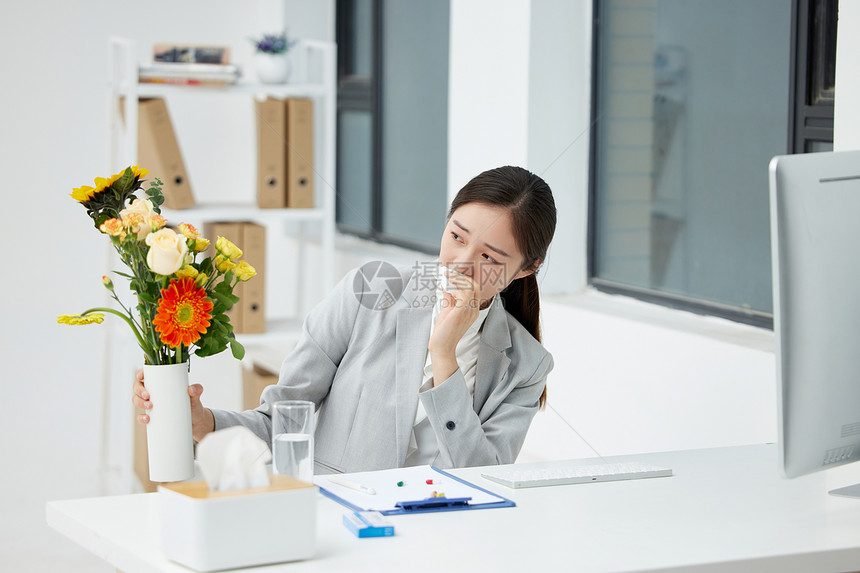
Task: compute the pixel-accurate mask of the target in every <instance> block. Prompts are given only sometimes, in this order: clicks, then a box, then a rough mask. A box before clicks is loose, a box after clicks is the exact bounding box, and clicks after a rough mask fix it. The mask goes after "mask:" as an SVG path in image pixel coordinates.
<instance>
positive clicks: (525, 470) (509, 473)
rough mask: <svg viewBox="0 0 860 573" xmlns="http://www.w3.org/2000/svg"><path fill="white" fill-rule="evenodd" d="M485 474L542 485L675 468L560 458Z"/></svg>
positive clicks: (661, 473) (659, 473)
mask: <svg viewBox="0 0 860 573" xmlns="http://www.w3.org/2000/svg"><path fill="white" fill-rule="evenodd" d="M481 475H482V476H484V477H485V478H487V479H488V480H492V481H494V482H497V483H500V484H502V485H506V486H508V487H512V488H522V487H540V486H545V485H566V484H572V483H591V482H598V481H615V480H625V479H641V478H655V477H668V476H671V475H672V470H671V469H669V468H665V467H660V466H655V465H653V464H643V463H638V462H624V463H621V462H618V463H601V464H588V465H584V464H581V463H578V462H576V461H564V462H556V463H553V464H550V465H548V466H544V467H540V468H529V467H522V466H516V465H507V466H499V467H497V468H488V469H485V470H482V472H481Z"/></svg>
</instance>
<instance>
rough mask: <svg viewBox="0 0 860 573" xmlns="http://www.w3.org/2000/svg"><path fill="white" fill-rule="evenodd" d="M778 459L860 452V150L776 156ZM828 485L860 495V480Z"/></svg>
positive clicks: (816, 463) (838, 459)
mask: <svg viewBox="0 0 860 573" xmlns="http://www.w3.org/2000/svg"><path fill="white" fill-rule="evenodd" d="M769 175H770V217H771V218H770V227H771V250H772V265H773V318H774V325H773V329H774V335H775V342H776V376H777V389H778V392H777V393H778V402H777V414H778V420H779V453H780V455H779V460H780V465H781V468H782V471H783V473H784V475H785V476H786V477H789V478H791V477H797V476H801V475H804V474H808V473H811V472H815V471H820V470H826V469H828V468H832V467H835V466H839V465H843V464H847V463H850V462H854V461H857V460H860V151H841V152H825V153H808V154H800V155H781V156H777V157H774V158H773V159H772V160H771V162H770V174H769ZM830 493H832V494H834V495H851V496H852V497H855V496H856V497H860V484H858V485H855V486H850V487H848V488H841V489H840V490H834V491H831V492H830Z"/></svg>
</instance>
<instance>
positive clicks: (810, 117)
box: [586, 0, 838, 330]
mask: <svg viewBox="0 0 860 573" xmlns="http://www.w3.org/2000/svg"><path fill="white" fill-rule="evenodd" d="M826 1H827V0H792V5H791V19H792V20H791V22H792V23H791V47H790V49H791V55H790V58H791V59H790V68H789V78H788V81H789V82H790V83H789V86H790V88H789V106H788V107H789V113H788V117H787V118H786V121H787V122H788V134H789V136H788V141H787V142H786V153H802V152H804V150H805V149H806V148H805V146H806V144H807V143H808V142H811V141H819V142H822V141H823V142H827V141H828V139H827V138H828V137H829V142H832V141H833V103H832V101H831V102H829V103H828V102H824V103H819V104H816V105H800V104H801V103H803V102H805V100H806V97H807V90H808V89H809V83H810V82H809V81H808V78H811V77H812V73H814V72H815V70H813V69H811V68H812V67H814V66H812V65H811V63H810V62H809V60H810V58H811V54H812V52H811V49H810V48H811V46H810V37H811V32H812V28H811V26H810V21H811V19H812V18H811V16H810V14H811V10H812V9H813V8H814V6H813V3H814V2H826ZM835 1H836V2H837V3H838V0H835ZM602 4H603V0H592V14H593V19H592V35H591V37H592V45H591V72H592V76H591V121H592V125H595V124H596V122H597V121H598V119H599V117H600V110H599V109H598V107H599V104H600V102H599V95H600V81H601V70H600V69H599V64H600V55H601V54H600V50H601V37H600V30H601V20H602V18H603V13H602V6H601V5H602ZM833 32H834V33H835V30H834V31H833ZM834 57H835V56H834ZM798 78H805V80H804V81H801V82H799V81H797V79H798ZM800 88H803V89H802V90H801V89H800ZM801 98H802V99H801ZM828 120H829V124H828ZM598 149H599V147H598V130H597V129H592V130H591V133H590V149H589V164H588V170H589V177H588V230H587V252H586V254H587V273H588V274H587V276H588V279H587V282H588V285H589V286H591V287H592V288H595V289H596V290H598V291H600V292H605V293H607V294H614V295H622V296H628V297H631V298H634V299H637V300H641V301H643V302H648V303H653V304H657V305H661V306H665V307H668V308H672V309H677V310H682V311H687V312H692V313H695V314H699V315H706V316H716V317H719V318H725V319H728V320H731V321H734V322H738V323H742V324H749V325H752V326H756V327H761V328H767V329H770V330H772V329H773V313H767V312H762V311H754V310H751V309H746V308H742V307H739V306H733V305H726V304H720V303H716V302H711V301H705V300H701V299H696V298H694V297H689V296H683V295H678V294H673V293H665V292H661V291H657V290H653V289H648V288H644V287H638V286H633V285H627V284H623V283H619V282H616V281H612V280H609V279H605V278H600V277H598V276H596V272H597V262H596V261H597V241H596V230H595V227H596V225H597V221H598V218H597V181H596V174H597V160H598V159H597V150H598Z"/></svg>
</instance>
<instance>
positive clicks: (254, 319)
mask: <svg viewBox="0 0 860 573" xmlns="http://www.w3.org/2000/svg"><path fill="white" fill-rule="evenodd" d="M203 236H204V237H206V238H207V239H209V241H210V242H211V244H212V246H211V249H212V250H213V254H214V249H215V241H216V240H217V239H218V237H219V236H220V237H224V238H225V239H228V240H229V241H231V242H232V243H234V244H235V245H236V246H237V247H239V248H240V249H242V253H243V254H242V259H244V260H245V261H247V262H248V264H249V265H251V266H252V267H254V269H255V270H256V271H257V275H256V276H255V277H254V278H252V279H251V280H249V281H246V282H243V283H242V282H240V283H239V284H237V285H236V287H235V288H234V289H233V294H235V295H236V296H238V297H239V302H238V303H236V304H235V305H233V308H231V309H230V310H229V311H228V312H227V316H229V317H230V324H232V325H233V332H236V333H241V334H260V333H263V332H265V331H266V277H265V271H266V228H265V227H263V226H262V225H258V224H256V223H244V222H229V223H218V222H216V223H206V225H205V226H204V229H203Z"/></svg>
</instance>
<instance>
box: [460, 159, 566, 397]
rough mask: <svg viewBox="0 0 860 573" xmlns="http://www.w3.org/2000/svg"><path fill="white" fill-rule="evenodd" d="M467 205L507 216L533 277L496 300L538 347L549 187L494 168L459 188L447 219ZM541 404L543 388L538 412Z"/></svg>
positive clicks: (550, 213)
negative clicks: (494, 209) (493, 209)
mask: <svg viewBox="0 0 860 573" xmlns="http://www.w3.org/2000/svg"><path fill="white" fill-rule="evenodd" d="M467 203H484V204H486V205H492V206H494V207H503V208H505V209H507V211H508V212H509V213H510V215H511V221H512V225H513V233H514V240H515V241H516V243H517V247H518V248H519V250H520V252H521V253H522V254H523V257H524V259H523V267H522V268H523V269H529V270H532V269H533V270H534V272H533V273H532V274H530V275H528V276H525V277H523V278H520V279H517V280H515V281H512V282H511V284H509V285H508V287H507V288H506V289H505V290H503V291H502V292H501V293H499V295H500V296H501V298H502V302H503V304H504V307H505V310H507V311H508V312H509V313H510V314H511V316H513V317H514V318H516V319H517V320H518V321H519V322H520V324H522V325H523V326H524V327H525V328H526V330H528V331H529V333H531V335H532V336H534V337H535V339H536V340H538V342H540V339H541V334H540V296H539V294H538V282H537V266H538V265H539V264H540V263H541V262H542V261H543V260H544V259H545V258H546V252H547V249H548V248H549V244H550V242H551V241H552V236H553V234H554V233H555V223H556V210H555V201H554V200H553V198H552V191H550V188H549V185H547V184H546V182H545V181H544V180H543V179H541V178H540V177H538V176H537V175H535V174H534V173H532V172H530V171H528V170H526V169H523V168H522V167H511V166H505V167H497V168H496V169H490V170H489V171H484V172H483V173H481V174H480V175H477V176H476V177H474V178H473V179H472V180H471V181H469V182H468V183H466V185H465V186H464V187H463V188H462V189H460V191H459V192H458V193H457V196H456V197H454V200H453V201H452V202H451V208H450V209H449V211H448V219H450V218H451V215H453V214H454V211H456V210H457V209H458V208H460V207H462V206H463V205H465V204H467ZM545 403H546V387H544V390H543V394H541V397H540V407H541V408H543V406H544V404H545Z"/></svg>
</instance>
